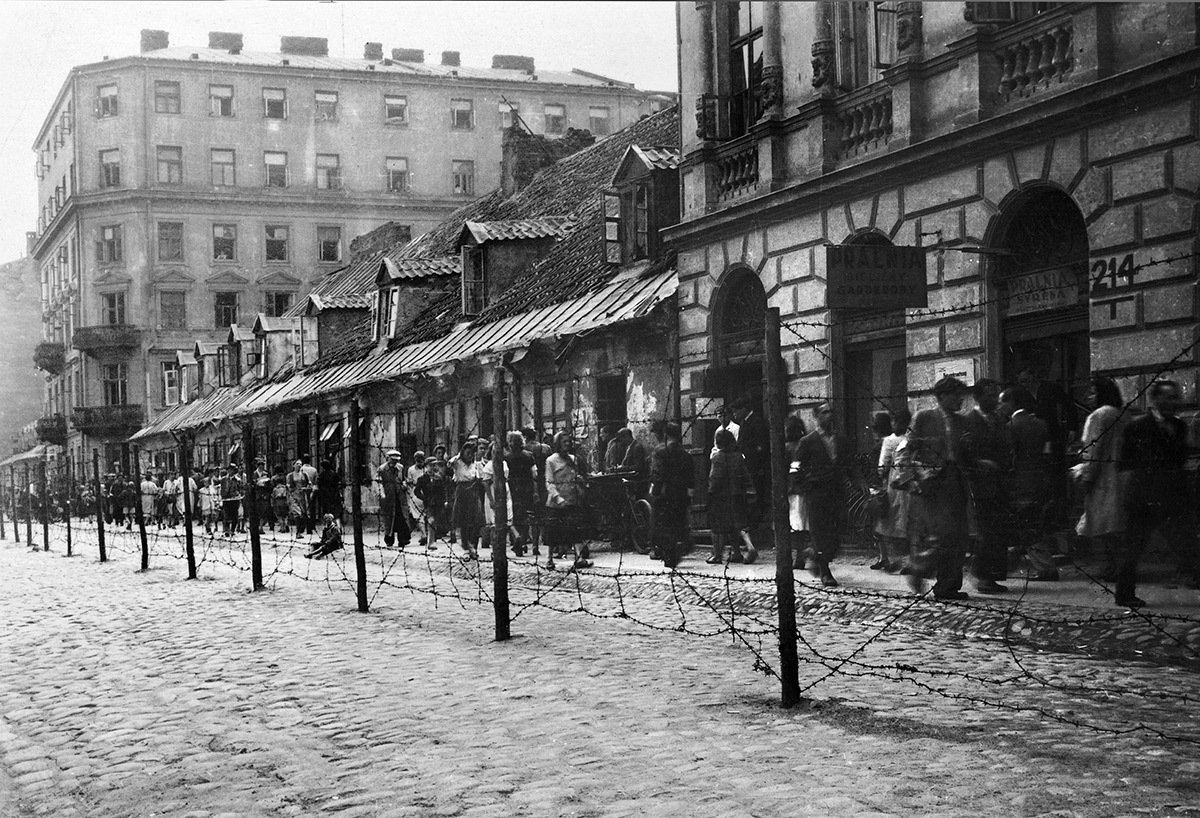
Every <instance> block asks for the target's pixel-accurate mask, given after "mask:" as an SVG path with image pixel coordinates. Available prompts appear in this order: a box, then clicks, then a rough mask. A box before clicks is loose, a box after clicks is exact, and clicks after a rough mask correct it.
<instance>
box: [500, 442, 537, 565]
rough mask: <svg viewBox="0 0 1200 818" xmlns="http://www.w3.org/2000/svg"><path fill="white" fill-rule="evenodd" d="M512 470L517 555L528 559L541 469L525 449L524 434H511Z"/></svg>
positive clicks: (510, 493) (510, 492) (509, 456)
mask: <svg viewBox="0 0 1200 818" xmlns="http://www.w3.org/2000/svg"><path fill="white" fill-rule="evenodd" d="M504 462H505V464H506V465H507V466H508V496H509V498H510V499H511V500H512V520H511V522H512V526H513V529H514V531H515V532H516V534H515V537H514V539H513V546H512V549H513V553H514V554H516V555H517V556H518V557H521V556H524V555H525V549H526V548H527V547H528V545H529V539H530V534H529V526H530V518H531V515H532V514H533V509H534V506H535V505H536V504H537V484H536V482H535V481H536V479H537V466H536V465H535V464H534V462H533V455H531V454H530V453H529V451H528V450H527V449H526V448H525V438H524V436H522V434H521V433H520V432H509V433H508V453H507V454H506V455H505V456H504Z"/></svg>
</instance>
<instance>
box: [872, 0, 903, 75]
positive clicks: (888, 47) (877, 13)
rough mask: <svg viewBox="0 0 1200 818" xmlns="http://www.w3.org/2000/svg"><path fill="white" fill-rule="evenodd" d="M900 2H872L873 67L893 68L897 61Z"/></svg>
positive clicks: (887, 0) (891, 0)
mask: <svg viewBox="0 0 1200 818" xmlns="http://www.w3.org/2000/svg"><path fill="white" fill-rule="evenodd" d="M899 5H900V4H899V3H898V2H896V0H886V2H878V3H872V4H871V12H872V13H871V45H872V49H871V68H873V69H881V68H891V66H892V65H893V64H894V63H895V62H896V14H897V12H898V11H899V10H898V8H897V7H898V6H899Z"/></svg>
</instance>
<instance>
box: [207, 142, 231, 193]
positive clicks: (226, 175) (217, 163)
mask: <svg viewBox="0 0 1200 818" xmlns="http://www.w3.org/2000/svg"><path fill="white" fill-rule="evenodd" d="M210 156H211V159H210V169H211V174H212V183H213V185H214V186H216V187H233V186H234V185H236V184H237V161H236V160H237V154H236V153H235V152H234V151H232V150H229V149H228V148H213V149H212V151H210Z"/></svg>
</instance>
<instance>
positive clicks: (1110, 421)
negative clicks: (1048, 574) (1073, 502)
mask: <svg viewBox="0 0 1200 818" xmlns="http://www.w3.org/2000/svg"><path fill="white" fill-rule="evenodd" d="M1091 398H1092V405H1093V406H1094V407H1095V410H1094V411H1093V412H1092V413H1091V414H1090V415H1088V417H1087V420H1086V421H1085V422H1084V424H1083V439H1082V440H1081V441H1080V449H1079V464H1078V465H1077V466H1075V467H1074V468H1073V469H1072V472H1073V475H1074V477H1075V481H1076V484H1077V485H1078V486H1079V488H1080V490H1081V492H1082V493H1083V515H1082V516H1081V517H1080V518H1079V523H1078V525H1076V526H1075V533H1076V534H1078V535H1079V536H1081V537H1087V538H1088V540H1089V541H1090V544H1091V546H1092V550H1093V552H1094V553H1102V554H1103V555H1104V569H1103V572H1102V575H1101V576H1102V578H1103V579H1104V581H1105V582H1115V581H1116V579H1117V565H1118V560H1119V558H1120V554H1121V552H1122V540H1123V539H1124V536H1125V498H1124V493H1123V492H1122V490H1121V472H1120V470H1119V468H1118V462H1117V459H1118V456H1119V455H1120V452H1121V440H1122V437H1123V435H1124V432H1125V424H1126V412H1125V405H1124V401H1122V400H1121V390H1120V389H1119V388H1118V387H1117V384H1116V381H1114V380H1113V379H1112V378H1108V377H1105V376H1103V375H1096V376H1095V377H1093V378H1092V385H1091Z"/></svg>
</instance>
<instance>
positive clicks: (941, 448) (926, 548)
mask: <svg viewBox="0 0 1200 818" xmlns="http://www.w3.org/2000/svg"><path fill="white" fill-rule="evenodd" d="M965 432H966V419H965V418H964V417H963V416H962V415H960V414H958V413H956V412H946V411H944V410H942V409H941V408H936V409H922V410H921V411H920V412H917V414H916V416H915V417H914V418H913V423H912V430H911V431H910V432H909V435H910V438H909V439H910V441H911V445H912V447H913V450H914V451H913V454H912V457H913V459H914V460H915V461H917V462H919V463H923V464H925V466H926V467H928V468H929V469H930V470H931V472H932V475H934V476H933V477H932V479H927V480H926V481H925V482H924V484H923V485H922V486H921V487H920V492H919V493H918V494H917V495H916V497H915V498H914V501H913V512H914V514H915V515H916V516H917V520H918V528H919V530H920V531H921V532H922V533H923V534H924V535H925V542H924V544H923V545H922V546H920V547H919V548H918V552H917V559H916V563H917V565H916V568H915V570H916V571H917V572H918V573H919V574H923V575H926V576H928V575H929V574H930V573H932V574H933V575H934V577H935V583H934V586H933V593H934V596H939V597H941V596H946V595H950V594H954V593H956V592H958V591H959V590H961V589H962V571H963V560H964V559H965V558H966V544H967V503H968V501H969V495H968V492H967V482H966V476H965V474H964V471H963V469H964V467H969V464H970V452H969V451H968V450H967V449H966V448H965V447H964V446H963V435H964V434H965Z"/></svg>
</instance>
